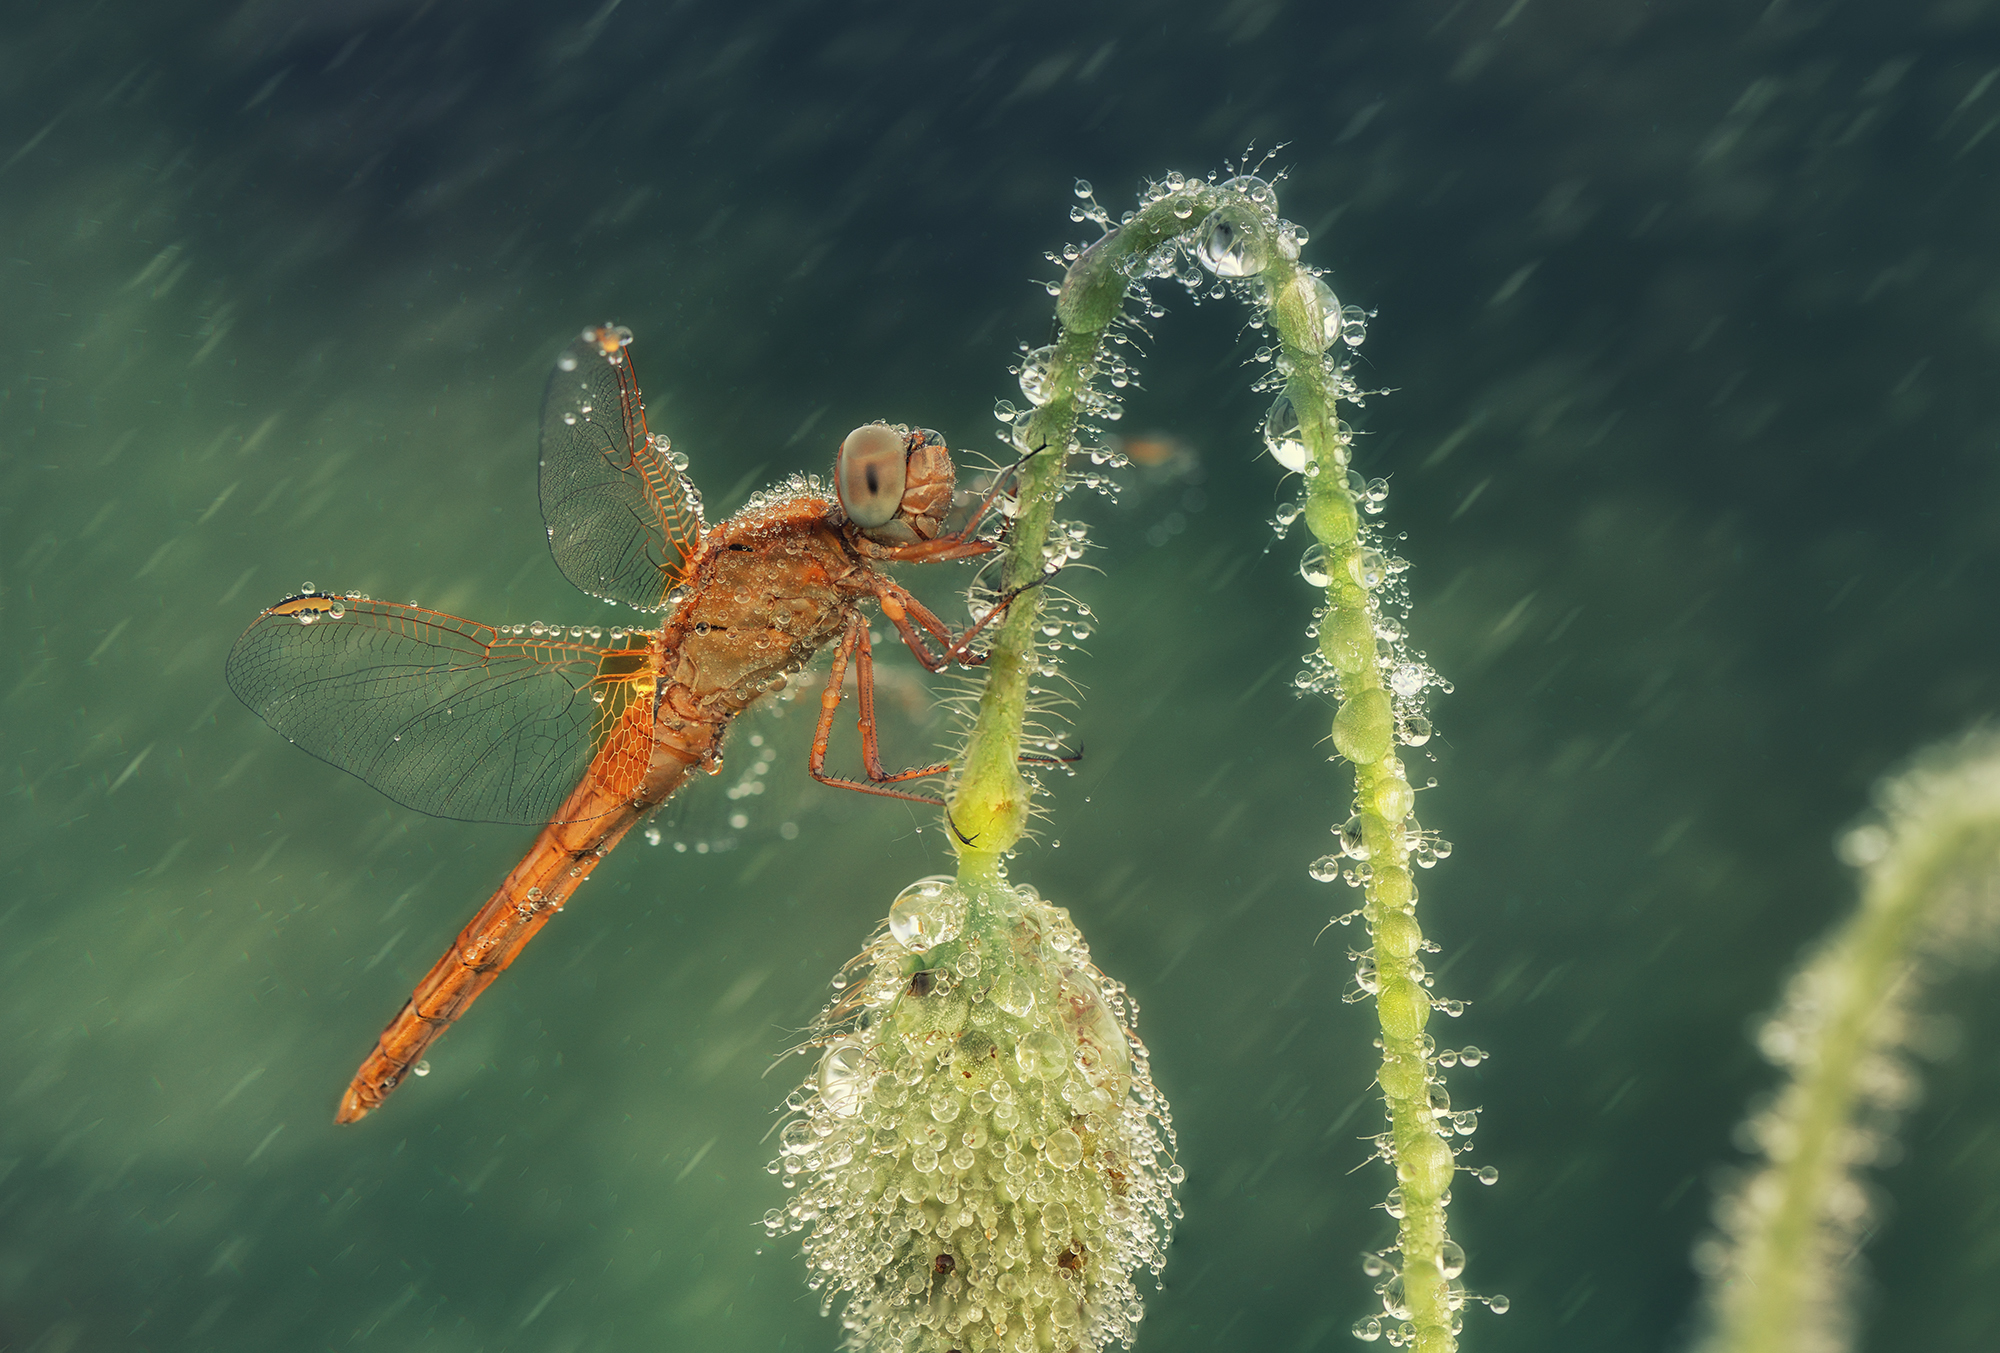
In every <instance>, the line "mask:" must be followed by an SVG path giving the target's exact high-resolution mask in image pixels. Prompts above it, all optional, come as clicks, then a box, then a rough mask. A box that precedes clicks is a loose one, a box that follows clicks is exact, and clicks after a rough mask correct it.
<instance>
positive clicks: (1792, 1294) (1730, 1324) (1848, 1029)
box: [1697, 732, 2000, 1353]
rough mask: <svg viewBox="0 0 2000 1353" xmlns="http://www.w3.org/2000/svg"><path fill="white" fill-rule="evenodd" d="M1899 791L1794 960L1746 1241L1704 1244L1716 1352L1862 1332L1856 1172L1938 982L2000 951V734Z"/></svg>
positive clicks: (1930, 761)
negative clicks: (1785, 1076) (1838, 902)
mask: <svg viewBox="0 0 2000 1353" xmlns="http://www.w3.org/2000/svg"><path fill="white" fill-rule="evenodd" d="M1882 797H1883V798H1884V800H1885V807H1886V808H1887V809H1888V817H1889V820H1888V823H1887V825H1886V827H1884V826H1868V827H1864V828H1861V829H1858V830H1857V831H1856V833H1854V834H1853V835H1851V836H1850V838H1849V841H1850V842H1855V843H1858V844H1857V846H1856V847H1855V848H1856V849H1858V851H1859V852H1860V853H1861V854H1862V855H1863V856H1864V857H1865V856H1869V855H1875V858H1873V859H1871V860H1869V862H1868V868H1867V872H1866V874H1865V876H1864V882H1863V886H1862V892H1861V903H1860V906H1859V907H1858V908H1857V909H1856V910H1855V912H1854V914H1853V916H1851V917H1850V918H1848V919H1847V920H1846V921H1844V922H1843V923H1842V924H1841V925H1840V926H1839V927H1838V928H1837V929H1836V930H1835V931H1834V932H1833V933H1832V934H1831V935H1830V936H1829V937H1828V938H1827V939H1826V940H1825V942H1824V943H1823V945H1822V946H1821V947H1820V949H1819V950H1818V951H1817V953H1816V954H1815V955H1814V956H1813V957H1812V958H1811V959H1809V960H1808V961H1807V963H1806V964H1805V965H1804V966H1802V967H1801V968H1800V970H1799V971H1798V973H1797V974H1796V975H1794V977H1793V978H1792V980H1791V983H1790V984H1789V986H1788V988H1787V995H1786V1000H1785V1002H1784V1005H1783V1007H1782V1008H1781V1009H1780V1011H1779V1013H1778V1014H1777V1015H1776V1016H1775V1017H1774V1018H1773V1019H1772V1021H1771V1022H1770V1024H1768V1025H1767V1026H1766V1027H1765V1029H1764V1030H1763V1031H1762V1033H1761V1035H1760V1039H1759V1041H1760V1042H1761V1043H1762V1044H1763V1046H1764V1048H1765V1051H1766V1053H1767V1055H1769V1056H1770V1057H1772V1059H1773V1060H1775V1061H1778V1062H1780V1063H1783V1064H1786V1065H1789V1066H1791V1067H1792V1068H1793V1079H1792V1080H1791V1082H1790V1083H1789V1084H1788V1085H1786V1087H1785V1088H1784V1090H1783V1091H1782V1092H1781V1093H1780V1095H1779V1098H1778V1100H1777V1101H1776V1103H1775V1104H1774V1105H1773V1106H1772V1107H1771V1108H1770V1109H1769V1110H1768V1111H1766V1112H1765V1113H1762V1114H1759V1115H1757V1116H1756V1117H1754V1118H1753V1119H1752V1120H1751V1122H1750V1125H1749V1127H1750V1131H1751V1132H1752V1134H1753V1135H1754V1136H1755V1137H1757V1138H1758V1139H1759V1142H1760V1145H1761V1146H1762V1147H1763V1150H1764V1154H1765V1163H1764V1165H1763V1167H1762V1168H1761V1169H1760V1170H1759V1171H1758V1172H1757V1173H1756V1174H1755V1175H1753V1176H1752V1177H1751V1179H1750V1180H1749V1181H1748V1182H1747V1183H1746V1184H1745V1185H1744V1186H1743V1187H1742V1188H1740V1189H1738V1190H1737V1191H1736V1192H1735V1193H1734V1195H1733V1196H1732V1197H1731V1198H1730V1199H1729V1200H1728V1201H1727V1202H1726V1203H1725V1205H1724V1206H1723V1208H1722V1209H1721V1211H1720V1213H1719V1215H1720V1216H1721V1217H1722V1219H1723V1225H1724V1229H1725V1231H1726V1232H1727V1233H1728V1242H1729V1243H1728V1244H1726V1245H1717V1246H1715V1248H1714V1249H1713V1250H1711V1251H1710V1252H1709V1253H1708V1254H1707V1255H1706V1256H1703V1255H1702V1254H1700V1253H1698V1256H1697V1257H1698V1259H1701V1260H1703V1261H1704V1262H1703V1263H1702V1266H1703V1267H1704V1268H1706V1269H1708V1270H1709V1278H1710V1306H1711V1314H1712V1318H1713V1322H1714V1324H1713V1328H1712V1330H1711V1332H1710V1336H1709V1338H1708V1339H1707V1340H1706V1341H1705V1343H1704V1347H1705V1348H1706V1349H1708V1350H1710V1351H1711V1353H1801V1350H1825V1349H1833V1348H1840V1347H1844V1346H1846V1345H1847V1344H1848V1343H1849V1342H1850V1341H1849V1333H1850V1331H1849V1325H1850V1322H1851V1318H1852V1317H1851V1313H1850V1300H1851V1294H1852V1292H1853V1290H1854V1288H1855V1286H1856V1282H1855V1275H1854V1273H1853V1271H1852V1268H1853V1264H1854V1261H1855V1252H1856V1250H1857V1249H1858V1247H1859V1244H1860V1242H1861V1240H1862V1238H1863V1237H1864V1235H1865V1233H1866V1227H1867V1212H1868V1209H1867V1207H1866V1204H1865V1196H1866V1195H1865V1192H1864V1190H1863V1188H1862V1186H1861V1183H1860V1181H1859V1180H1858V1178H1856V1171H1857V1169H1858V1168H1859V1167H1861V1166H1864V1165H1866V1164H1868V1163H1870V1162H1871V1161H1872V1160H1874V1159H1875V1158H1876V1157H1877V1156H1879V1155H1880V1154H1881V1152H1882V1149H1883V1147H1884V1145H1885V1143H1886V1140H1887V1138H1888V1136H1889V1134H1890V1131H1891V1128H1892V1126H1893V1121H1894V1118H1895V1115H1896V1113H1897V1111H1898V1110H1899V1109H1901V1108H1902V1107H1903V1106H1904V1104H1905V1103H1906V1102H1907V1100H1908V1099H1909V1098H1910V1088H1909V1084H1908V1082H1909V1080H1910V1078H1911V1076H1912V1075H1913V1073H1911V1072H1910V1071H1908V1070H1907V1069H1906V1068H1905V1066H1904V1061H1905V1058H1904V1052H1905V1049H1906V1047H1907V1044H1908V1042H1909V1037H1910V1030H1911V1028H1912V1026H1913V1024H1914V1023H1915V1022H1916V1018H1917V1015H1918V1012H1919V1010H1920V1005H1919V1002H1920V999H1921V997H1922V995H1923V993H1924V988H1925V986H1926V985H1927V983H1928V982H1929V981H1931V980H1933V979H1935V978H1936V977H1937V976H1939V975H1941V974H1942V973H1943V972H1944V971H1948V970H1949V969H1951V968H1954V967H1957V966H1960V965H1962V964H1964V963H1965V962H1967V961H1968V960H1969V959H1971V958H1973V957H1975V956H1977V955H1981V954H1984V953H1986V952H1990V950H1991V948H1992V941H1993V931H1994V928H1995V925H1996V920H2000V915H1996V914H1997V913H2000V898H1996V893H2000V737H1996V736H1995V735H1994V734H1992V733H1991V732H1983V733H1978V734H1974V735H1972V736H1971V737H1969V738H1967V739H1966V740H1964V741H1963V742H1962V743H1961V744H1959V745H1958V746H1957V747H1953V748H1949V749H1945V750H1941V751H1933V752H1931V753H1928V754H1926V755H1925V756H1924V757H1921V758H1919V760H1918V762H1917V764H1916V765H1915V767H1914V768H1913V769H1911V770H1909V771H1907V772H1906V773H1905V774H1904V775H1903V776H1902V777H1901V778H1899V779H1897V780H1895V781H1892V782H1890V783H1889V784H1888V786H1887V787H1886V788H1885V790H1884V791H1883V794H1882ZM1871 833H1872V835H1871ZM1878 851H1879V854H1877V852H1878ZM1705 1248H1706V1247H1705Z"/></svg>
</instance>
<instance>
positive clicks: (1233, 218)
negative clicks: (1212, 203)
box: [1195, 207, 1271, 277]
mask: <svg viewBox="0 0 2000 1353" xmlns="http://www.w3.org/2000/svg"><path fill="white" fill-rule="evenodd" d="M1268 233H1269V232H1268V230H1267V229H1266V227H1265V224H1264V222H1263V221H1261V220H1259V219H1258V217H1257V215H1256V213H1254V212H1252V211H1250V210H1248V209H1247V208H1244V207H1223V208H1220V209H1219V210H1217V211H1214V212H1211V213H1209V217H1208V219H1207V220H1206V221H1203V222H1202V223H1201V243H1200V244H1199V245H1197V246H1196V247H1195V257H1196V258H1198V259H1200V260H1201V265H1202V266H1203V267H1204V268H1207V269H1208V270H1209V271H1210V272H1212V273H1214V274H1215V275H1216V276H1217V277H1248V276H1250V275H1251V274H1252V273H1256V272H1262V271H1263V269H1264V264H1265V263H1266V262H1267V261H1269V259H1270V256H1271V245H1270V242H1269V240H1268V239H1267V238H1266V236H1267V235H1268Z"/></svg>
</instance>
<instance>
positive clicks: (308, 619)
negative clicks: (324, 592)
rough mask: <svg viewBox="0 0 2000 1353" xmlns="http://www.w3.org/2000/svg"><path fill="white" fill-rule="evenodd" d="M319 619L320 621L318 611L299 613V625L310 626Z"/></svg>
mask: <svg viewBox="0 0 2000 1353" xmlns="http://www.w3.org/2000/svg"><path fill="white" fill-rule="evenodd" d="M317 619H319V612H318V611H300V612H299V623H300V624H301V625H310V624H312V622H313V621H315V620H317Z"/></svg>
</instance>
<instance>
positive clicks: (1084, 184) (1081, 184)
mask: <svg viewBox="0 0 2000 1353" xmlns="http://www.w3.org/2000/svg"><path fill="white" fill-rule="evenodd" d="M1090 194H1091V187H1090V180H1089V179H1078V180H1077V181H1076V195H1077V196H1078V197H1080V198H1086V199H1087V198H1089V196H1090Z"/></svg>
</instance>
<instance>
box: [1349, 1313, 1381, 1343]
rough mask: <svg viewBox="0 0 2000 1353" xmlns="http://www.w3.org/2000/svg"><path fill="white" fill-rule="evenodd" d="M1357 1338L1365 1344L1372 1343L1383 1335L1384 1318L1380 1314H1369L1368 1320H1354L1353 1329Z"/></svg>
mask: <svg viewBox="0 0 2000 1353" xmlns="http://www.w3.org/2000/svg"><path fill="white" fill-rule="evenodd" d="M1352 1333H1353V1335H1354V1337H1355V1338H1357V1339H1359V1340H1360V1341H1361V1342H1362V1343H1364V1344H1372V1343H1374V1342H1375V1341H1376V1340H1377V1339H1380V1338H1381V1337H1382V1320H1381V1318H1380V1317H1379V1316H1372V1315H1371V1316H1369V1317H1368V1318H1367V1319H1366V1320H1357V1321H1355V1322H1354V1329H1353V1331H1352Z"/></svg>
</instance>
